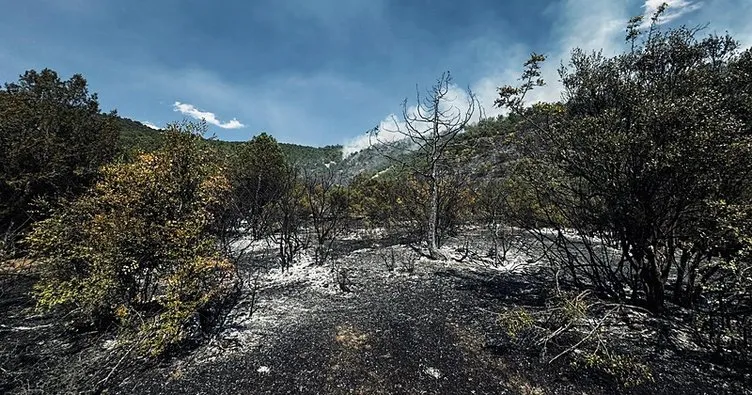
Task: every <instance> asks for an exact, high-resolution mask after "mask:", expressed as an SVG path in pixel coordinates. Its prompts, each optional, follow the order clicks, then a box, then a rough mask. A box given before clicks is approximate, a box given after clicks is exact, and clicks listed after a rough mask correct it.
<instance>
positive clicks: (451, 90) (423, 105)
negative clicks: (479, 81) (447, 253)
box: [371, 72, 477, 259]
mask: <svg viewBox="0 0 752 395" xmlns="http://www.w3.org/2000/svg"><path fill="white" fill-rule="evenodd" d="M459 95H463V96H466V97H465V98H464V99H465V100H461V99H460V98H459V97H457V96H459ZM458 100H460V102H458ZM462 102H464V103H462ZM456 104H465V105H466V106H467V107H466V108H465V109H460V108H458V107H457V106H456ZM476 104H477V99H476V98H475V95H474V94H473V92H472V91H470V90H469V89H467V90H461V89H457V88H456V86H455V85H453V84H452V77H451V75H450V74H449V73H448V72H446V73H443V74H442V75H441V76H440V77H439V78H438V79H437V80H436V83H435V84H434V85H433V86H432V87H431V88H430V89H429V90H428V91H427V92H426V95H425V96H424V95H421V93H420V91H419V90H418V91H417V93H416V105H415V106H414V107H408V105H407V99H405V101H404V102H403V103H402V122H399V121H398V120H397V119H396V117H393V120H392V121H393V122H392V124H393V125H392V127H391V128H390V127H382V126H380V127H378V128H377V129H375V130H374V131H373V132H372V134H371V136H372V141H371V142H372V146H373V147H375V148H376V149H377V150H379V151H380V152H381V153H382V154H383V155H384V156H386V157H387V158H388V159H389V160H390V161H391V162H393V163H396V164H397V165H398V166H400V167H402V168H404V169H406V170H408V171H409V172H410V173H412V174H413V175H414V176H416V177H418V178H420V179H422V180H425V181H426V182H427V184H428V187H429V193H428V202H427V205H426V206H427V208H426V210H427V215H426V221H427V222H426V225H427V227H426V239H427V240H426V241H427V243H428V252H429V256H430V257H431V258H432V259H438V258H440V257H441V254H440V253H439V246H438V244H439V242H438V232H437V225H438V223H439V196H440V190H439V189H440V186H441V180H442V179H443V177H444V175H445V174H446V172H447V168H448V166H446V163H445V157H446V152H447V150H448V148H449V147H451V145H452V144H453V143H454V142H455V141H456V137H457V136H458V135H459V134H460V132H462V131H463V130H464V129H465V127H466V126H467V124H468V123H469V122H470V120H471V119H472V117H473V114H474V113H475V110H476ZM382 132H386V133H387V134H390V135H392V136H395V137H397V139H396V140H394V139H393V140H392V141H387V140H385V139H384V138H383V134H382ZM374 140H375V141H374ZM404 142H407V143H408V144H410V148H409V151H410V153H411V155H395V154H393V153H391V152H394V150H389V149H388V148H389V147H390V146H391V147H394V146H395V145H396V144H398V143H399V144H404ZM373 143H375V144H373Z"/></svg>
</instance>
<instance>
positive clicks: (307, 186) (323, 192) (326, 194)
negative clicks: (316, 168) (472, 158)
mask: <svg viewBox="0 0 752 395" xmlns="http://www.w3.org/2000/svg"><path fill="white" fill-rule="evenodd" d="M303 178H304V179H303V185H304V188H303V189H304V192H303V202H304V205H305V206H306V209H307V210H308V214H309V215H310V219H311V224H312V226H313V231H314V236H315V238H316V240H315V241H316V246H315V250H314V260H315V261H316V263H317V264H323V263H324V262H326V260H327V259H328V258H329V256H330V253H331V250H332V245H333V244H334V242H335V241H336V240H337V237H338V236H340V235H341V234H342V232H343V231H344V230H345V227H346V225H347V218H348V211H349V206H350V204H349V199H348V193H347V190H346V189H345V188H344V187H343V186H341V185H340V184H339V183H337V182H336V176H335V173H334V171H333V170H331V169H330V170H328V171H327V172H326V173H323V174H318V175H317V174H313V173H310V172H307V171H306V172H305V173H304V177H303Z"/></svg>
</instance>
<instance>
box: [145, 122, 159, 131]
mask: <svg viewBox="0 0 752 395" xmlns="http://www.w3.org/2000/svg"><path fill="white" fill-rule="evenodd" d="M140 122H141V123H142V124H144V126H146V127H148V128H150V129H154V130H161V129H162V128H160V127H159V126H157V125H155V124H153V123H151V122H149V121H140Z"/></svg>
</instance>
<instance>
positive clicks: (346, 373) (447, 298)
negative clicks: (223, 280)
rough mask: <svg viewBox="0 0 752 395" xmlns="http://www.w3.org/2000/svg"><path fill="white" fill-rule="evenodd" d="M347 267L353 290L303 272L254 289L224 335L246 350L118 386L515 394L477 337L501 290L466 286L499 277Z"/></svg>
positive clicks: (371, 263) (363, 264) (359, 261)
mask: <svg viewBox="0 0 752 395" xmlns="http://www.w3.org/2000/svg"><path fill="white" fill-rule="evenodd" d="M348 265H349V270H350V277H351V278H352V281H353V282H354V285H352V286H351V288H352V292H351V293H340V292H337V291H335V290H334V289H333V288H334V287H336V284H331V285H329V286H327V287H326V288H324V284H322V283H317V282H316V281H311V279H310V278H309V279H307V280H306V281H288V282H287V283H286V284H284V285H282V286H270V287H267V288H265V289H264V290H262V292H261V294H260V298H261V301H260V307H259V310H258V311H257V316H256V318H255V321H254V320H251V321H252V322H247V323H245V324H240V325H237V327H236V330H235V332H234V333H232V334H231V335H230V337H231V338H232V339H234V340H235V341H236V343H243V342H245V343H249V344H252V343H255V344H253V346H252V347H247V345H248V344H246V345H245V347H244V346H243V345H242V344H239V345H236V347H235V349H243V348H244V349H245V351H241V352H238V351H231V352H225V353H221V354H220V355H219V356H218V357H216V358H215V359H213V360H211V361H208V362H201V363H198V362H197V363H195V364H193V366H185V367H181V368H179V369H177V370H173V371H171V372H166V371H165V372H161V374H160V375H155V376H154V377H152V378H151V380H147V381H144V380H139V381H138V382H134V383H124V384H123V386H122V387H121V388H123V389H126V388H127V391H129V392H140V393H217V394H220V393H225V394H226V393H240V394H242V393H247V394H298V393H303V394H353V393H354V394H395V393H409V394H420V393H430V394H441V393H446V394H456V393H463V394H501V393H507V392H508V390H509V389H510V387H511V388H513V391H512V392H513V393H519V392H520V391H519V390H520V386H523V387H524V386H525V385H526V383H524V380H523V379H521V378H519V377H518V378H516V379H512V380H511V381H512V382H514V383H513V384H510V377H509V372H508V369H505V366H504V365H503V364H502V363H501V362H500V360H499V358H497V357H495V356H494V355H493V352H492V351H491V350H489V349H488V347H487V344H488V343H489V341H488V340H489V339H487V338H486V337H485V335H484V334H485V333H488V332H489V331H490V330H493V327H494V326H495V323H494V320H495V317H494V316H493V314H489V313H483V312H481V311H479V308H482V306H483V305H484V304H488V303H490V302H492V301H493V299H495V298H499V297H502V295H501V294H500V292H498V294H496V295H495V294H494V292H493V291H494V290H492V289H485V290H484V289H482V287H476V286H473V287H470V286H469V283H470V282H475V283H478V284H482V283H488V284H490V283H489V280H490V279H493V277H494V276H498V273H492V272H491V273H484V272H482V271H465V270H463V271H458V270H456V269H453V268H451V265H449V264H448V263H431V262H427V261H421V262H418V263H417V265H416V266H418V267H417V269H416V270H415V271H414V272H413V273H411V274H408V273H400V272H388V271H386V269H384V268H383V267H380V266H379V265H378V264H377V263H376V262H375V260H373V259H364V258H363V256H362V255H361V256H359V254H353V255H352V256H351V259H350V262H349V263H348ZM463 276H464V277H463ZM468 276H469V277H468ZM315 278H318V277H315ZM509 284H512V282H509ZM471 288H472V289H471ZM495 291H501V290H498V289H497V290H495ZM241 321H242V320H237V319H236V322H241ZM254 324H255V325H254ZM254 326H255V327H256V328H254ZM259 327H261V328H259ZM254 330H255V331H256V332H255V335H253V336H248V334H249V333H254V332H253V331H254ZM244 331H250V332H248V333H244ZM244 335H245V336H244ZM229 348H230V349H232V348H233V346H229ZM199 359H200V358H199ZM165 375H166V377H165ZM160 376H161V377H162V378H163V380H160ZM157 383H159V384H157ZM530 387H531V389H533V387H534V386H532V385H530Z"/></svg>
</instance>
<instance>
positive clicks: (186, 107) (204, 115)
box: [173, 101, 245, 129]
mask: <svg viewBox="0 0 752 395" xmlns="http://www.w3.org/2000/svg"><path fill="white" fill-rule="evenodd" d="M173 108H174V111H176V112H179V113H181V114H183V115H187V116H189V117H192V118H195V119H203V120H205V121H206V123H208V124H211V125H214V126H217V127H220V128H222V129H240V128H243V127H245V125H243V124H242V123H240V121H238V120H237V119H235V118H233V119H231V120H230V121H228V122H221V121H220V120H219V119H217V116H216V115H214V113H213V112H209V111H201V110H199V109H198V108H196V107H195V106H194V105H193V104H187V103H181V102H179V101H176V102H175V103H174V104H173Z"/></svg>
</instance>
